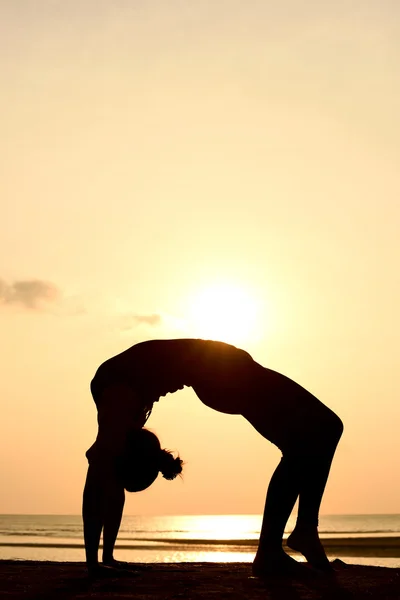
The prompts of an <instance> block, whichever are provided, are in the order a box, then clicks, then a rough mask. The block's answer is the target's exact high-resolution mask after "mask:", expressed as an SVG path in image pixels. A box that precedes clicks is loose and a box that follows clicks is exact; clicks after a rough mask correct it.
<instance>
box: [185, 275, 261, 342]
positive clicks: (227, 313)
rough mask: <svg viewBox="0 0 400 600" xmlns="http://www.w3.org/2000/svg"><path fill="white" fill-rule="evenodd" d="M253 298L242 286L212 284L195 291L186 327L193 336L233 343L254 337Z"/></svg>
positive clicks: (256, 310) (255, 314) (255, 322)
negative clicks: (188, 326) (188, 325)
mask: <svg viewBox="0 0 400 600" xmlns="http://www.w3.org/2000/svg"><path fill="white" fill-rule="evenodd" d="M257 318H258V307H257V302H256V300H255V298H254V297H252V295H251V294H250V293H248V292H247V291H246V290H245V289H244V288H243V287H240V286H236V285H232V284H216V285H213V286H210V287H208V288H205V289H203V290H202V291H200V292H198V293H197V294H196V295H195V297H194V298H193V300H192V302H191V306H190V308H189V321H190V329H191V330H192V331H193V334H194V335H195V336H196V337H201V338H204V339H213V340H220V341H222V342H228V343H233V344H235V343H236V344H241V343H245V342H249V341H251V340H253V339H254V338H255V337H256V325H257Z"/></svg>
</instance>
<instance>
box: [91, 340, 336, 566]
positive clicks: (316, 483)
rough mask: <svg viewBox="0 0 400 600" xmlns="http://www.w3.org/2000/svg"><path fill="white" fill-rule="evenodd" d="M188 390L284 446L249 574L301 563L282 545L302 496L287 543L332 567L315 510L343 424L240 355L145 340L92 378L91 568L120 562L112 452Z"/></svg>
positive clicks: (213, 346)
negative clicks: (95, 427) (156, 408)
mask: <svg viewBox="0 0 400 600" xmlns="http://www.w3.org/2000/svg"><path fill="white" fill-rule="evenodd" d="M184 386H191V387H192V388H193V390H194V391H195V393H196V394H197V396H198V397H199V398H200V400H201V401H202V402H203V403H204V404H206V405H207V406H209V407H210V408H213V409H214V410H217V411H219V412H222V413H226V414H240V415H243V417H244V418H245V419H247V420H248V421H249V422H250V423H251V424H252V425H253V426H254V428H255V429H256V430H257V431H258V432H259V433H260V434H261V435H262V436H263V437H265V438H266V439H267V440H269V441H271V442H272V443H274V444H275V445H276V446H278V448H279V449H280V450H281V451H282V460H281V462H280V463H279V465H278V467H277V469H276V470H275V472H274V474H273V476H272V479H271V482H270V484H269V487H268V493H267V499H266V504H265V510H264V518H263V523H262V529H261V535H260V541H259V546H258V550H257V554H256V557H255V559H254V563H253V572H254V574H256V575H260V576H263V575H266V574H268V573H276V572H281V573H282V572H283V573H288V572H289V573H290V572H296V570H297V569H299V568H301V566H300V565H299V563H297V561H295V560H294V559H293V558H291V557H290V556H289V555H287V554H286V553H285V552H284V550H283V548H282V538H283V533H284V528H285V525H286V522H287V520H288V518H289V516H290V513H291V511H292V509H293V506H294V504H295V502H296V499H297V498H298V497H299V509H298V516H297V523H296V526H295V529H294V531H293V532H292V534H291V535H290V536H289V538H288V540H287V544H288V546H289V547H291V548H292V549H294V550H298V551H299V552H301V553H302V554H303V555H304V556H305V557H306V559H307V560H308V562H309V563H311V564H312V565H313V566H314V567H316V568H318V569H322V570H329V569H330V564H329V561H328V559H327V557H326V554H325V552H324V549H323V547H322V545H321V543H320V540H319V537H318V515H319V508H320V504H321V499H322V495H323V492H324V489H325V485H326V481H327V478H328V474H329V470H330V466H331V462H332V459H333V455H334V453H335V449H336V446H337V443H338V441H339V439H340V436H341V434H342V431H343V425H342V422H341V420H340V419H339V417H337V416H336V415H335V414H334V413H333V412H332V411H331V410H330V409H329V408H327V407H326V406H325V405H324V404H322V402H320V401H319V400H318V399H317V398H315V397H314V396H313V395H312V394H310V393H309V392H308V391H307V390H305V389H304V388H303V387H301V386H300V385H298V384H297V383H295V382H294V381H292V380H291V379H289V378H287V377H285V376H284V375H281V374H279V373H277V372H275V371H272V370H270V369H267V368H265V367H263V366H261V365H260V364H258V363H257V362H255V361H254V360H253V358H252V357H251V356H250V354H248V353H247V352H245V351H244V350H240V349H238V348H235V347H234V346H231V345H229V344H225V343H223V342H215V341H209V340H200V339H176V340H152V341H147V342H142V343H140V344H136V345H135V346H133V347H131V348H129V349H128V350H126V351H125V352H122V353H121V354H118V355H117V356H115V357H113V358H110V359H109V360H107V361H106V362H105V363H103V364H102V365H101V366H100V367H99V369H98V371H97V372H96V374H95V377H94V379H93V381H92V383H91V390H92V394H93V398H94V400H95V402H96V405H97V408H98V422H99V433H98V436H97V439H96V442H95V443H94V444H93V446H92V447H91V448H90V449H89V450H88V452H87V457H88V460H89V469H88V475H87V480H86V485H85V490H84V499H83V519H84V534H85V547H86V558H87V565H88V568H89V570H94V571H96V570H101V568H102V567H100V566H99V565H98V558H97V555H98V547H99V540H100V535H101V531H102V529H103V563H104V564H105V565H115V566H116V565H117V563H116V561H115V560H114V558H113V549H114V544H115V540H116V537H117V533H118V530H119V525H120V522H121V517H122V511H123V506H124V489H123V486H122V485H121V483H120V482H119V480H118V478H117V476H116V473H115V466H114V465H115V458H116V457H118V456H120V455H121V454H122V453H123V452H124V444H125V443H126V438H127V435H128V434H129V432H130V431H132V430H135V429H139V428H142V427H143V425H144V423H145V422H146V420H147V418H148V416H149V414H150V412H151V409H152V406H153V404H154V402H157V401H158V400H159V398H160V396H165V395H166V394H167V393H173V392H175V391H177V390H178V389H182V388H183V387H184Z"/></svg>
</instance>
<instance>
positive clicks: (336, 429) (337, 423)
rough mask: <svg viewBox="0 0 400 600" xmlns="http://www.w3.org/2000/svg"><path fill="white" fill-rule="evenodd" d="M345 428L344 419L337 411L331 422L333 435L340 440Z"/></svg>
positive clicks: (330, 426)
mask: <svg viewBox="0 0 400 600" xmlns="http://www.w3.org/2000/svg"><path fill="white" fill-rule="evenodd" d="M343 430H344V425H343V421H342V419H341V418H340V417H338V416H337V415H336V414H335V413H332V418H331V420H330V424H329V431H330V433H331V434H332V435H333V437H334V438H335V439H336V440H337V441H339V440H340V438H341V437H342V434H343Z"/></svg>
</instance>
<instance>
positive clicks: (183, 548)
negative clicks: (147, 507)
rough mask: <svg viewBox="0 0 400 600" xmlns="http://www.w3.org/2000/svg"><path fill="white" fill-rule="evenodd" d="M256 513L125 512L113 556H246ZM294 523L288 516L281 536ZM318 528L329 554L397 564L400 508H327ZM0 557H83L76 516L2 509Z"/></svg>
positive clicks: (253, 543) (255, 531)
mask: <svg viewBox="0 0 400 600" xmlns="http://www.w3.org/2000/svg"><path fill="white" fill-rule="evenodd" d="M261 519H262V517H261V515H198V516H195V515H193V516H189V515H185V516H160V517H155V516H124V517H123V520H122V524H121V528H120V533H119V536H118V540H117V544H116V549H115V557H116V558H118V559H120V560H127V561H130V562H142V563H149V562H164V563H174V562H251V561H252V560H253V558H254V554H255V552H256V548H257V541H258V537H259V532H260V527H261ZM293 526H294V517H293V518H291V520H290V521H289V522H288V526H287V531H286V532H285V533H286V535H287V534H289V533H290V531H291V529H292V527H293ZM319 531H320V537H321V539H322V540H325V541H326V543H327V544H328V543H329V544H330V546H328V547H327V553H328V556H329V557H330V558H334V557H335V556H340V558H341V560H344V561H345V562H351V563H356V564H369V565H378V566H388V567H400V515H331V516H329V515H326V516H322V517H321V518H320V526H319ZM346 553H347V554H348V556H347V554H346ZM0 559H13V560H50V561H72V562H76V561H83V560H84V547H83V534H82V519H81V517H80V516H78V515H71V516H65V515H0ZM299 559H300V557H299Z"/></svg>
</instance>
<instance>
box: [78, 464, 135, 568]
mask: <svg viewBox="0 0 400 600" xmlns="http://www.w3.org/2000/svg"><path fill="white" fill-rule="evenodd" d="M124 499H125V493H124V489H123V487H122V486H121V484H120V483H119V482H118V480H117V478H116V475H115V473H114V469H113V468H112V465H111V464H110V463H108V464H107V463H105V464H103V465H100V463H98V462H97V461H95V462H94V463H92V464H90V465H89V469H88V473H87V477H86V484H85V488H84V491H83V507H82V516H83V532H84V539H85V551H86V564H87V567H88V570H89V572H90V573H95V572H96V570H98V568H99V560H98V550H99V545H100V537H101V532H102V530H103V559H104V557H106V558H109V557H112V555H113V550H114V544H115V540H116V537H117V535H118V530H119V526H120V523H121V518H122V511H123V506H124ZM109 562H111V561H109Z"/></svg>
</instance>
